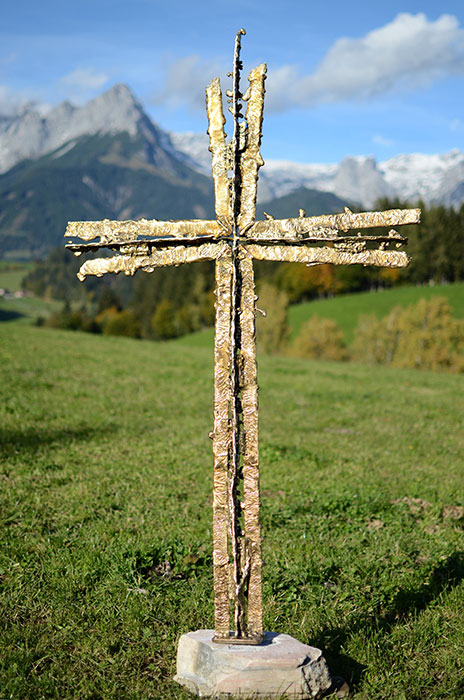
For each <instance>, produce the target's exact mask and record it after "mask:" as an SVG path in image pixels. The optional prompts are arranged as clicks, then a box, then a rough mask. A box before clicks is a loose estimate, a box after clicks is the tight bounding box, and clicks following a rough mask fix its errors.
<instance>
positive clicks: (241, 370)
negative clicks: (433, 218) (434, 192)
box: [66, 29, 420, 645]
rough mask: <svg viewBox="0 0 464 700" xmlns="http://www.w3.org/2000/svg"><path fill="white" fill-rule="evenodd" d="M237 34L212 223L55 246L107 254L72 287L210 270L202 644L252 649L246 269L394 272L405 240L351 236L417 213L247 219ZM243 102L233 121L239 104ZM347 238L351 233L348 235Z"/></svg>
mask: <svg viewBox="0 0 464 700" xmlns="http://www.w3.org/2000/svg"><path fill="white" fill-rule="evenodd" d="M243 34H245V31H244V30H243V29H242V30H240V31H239V32H238V33H237V36H236V40H235V53H234V65H233V72H232V78H233V89H232V90H231V91H227V95H228V97H229V102H230V107H229V109H230V111H231V113H232V116H233V124H234V128H233V135H232V139H231V142H226V135H225V132H224V124H225V119H224V115H223V108H222V93H221V86H220V82H219V79H218V78H216V79H214V80H213V81H212V82H211V84H210V85H209V86H208V87H207V89H206V107H207V114H208V121H209V126H208V133H209V138H210V151H211V154H212V171H213V180H214V193H215V212H216V220H213V221H202V220H190V221H157V220H150V221H147V220H146V219H142V220H140V221H109V220H107V219H105V220H103V221H96V222H92V221H80V222H70V223H69V224H68V227H67V230H66V235H67V236H70V237H78V238H80V239H82V240H83V241H84V243H77V244H76V243H70V244H69V245H68V246H67V247H68V248H70V249H71V250H73V251H74V252H75V254H77V255H80V254H81V253H82V252H85V251H92V250H98V249H99V248H110V249H112V250H115V251H116V255H115V256H113V257H109V258H98V259H93V260H88V261H86V262H85V263H84V264H83V265H82V267H81V269H80V271H79V273H78V277H79V279H81V280H84V279H85V278H86V277H87V276H88V275H97V276H98V277H101V276H102V275H103V274H105V273H116V274H117V273H119V272H124V274H126V275H133V274H134V273H135V272H136V271H137V270H139V269H140V270H144V271H145V272H153V271H154V270H155V268H157V267H163V266H168V265H179V264H182V263H188V262H195V261H199V260H205V259H209V260H215V261H216V273H215V276H216V290H215V295H216V303H215V307H216V320H215V341H214V428H213V454H214V469H213V573H214V610H215V613H214V614H215V627H214V629H215V634H214V638H213V641H214V642H218V643H221V642H222V643H227V644H232V643H236V644H251V645H257V644H260V642H261V641H262V639H263V622H262V614H263V604H262V583H261V581H262V577H261V570H262V558H261V533H260V523H259V508H260V496H259V458H258V383H257V369H256V344H255V301H256V296H255V284H254V273H253V259H256V260H271V261H287V262H300V263H306V264H308V265H315V264H323V263H332V264H335V265H353V264H361V265H374V266H378V267H404V266H406V265H407V264H408V262H409V258H408V256H407V254H406V253H405V252H403V251H399V250H393V249H392V246H395V247H397V248H398V247H401V245H402V244H404V243H406V242H407V241H406V239H405V238H404V237H403V236H401V235H400V234H399V233H397V232H396V231H394V230H390V231H389V232H388V234H387V235H378V234H376V235H374V236H372V235H370V236H366V235H362V234H361V233H360V232H358V233H356V231H357V230H358V229H369V228H374V227H391V226H396V225H402V224H412V223H418V222H419V220H420V210H418V209H393V210H389V211H384V212H364V213H361V214H355V213H353V212H351V211H350V210H349V209H345V211H344V212H343V213H341V214H335V215H323V216H313V217H306V214H305V212H304V211H303V210H300V213H299V216H298V217H296V218H290V219H281V220H274V219H272V218H271V217H270V218H268V219H267V220H265V221H255V205H256V195H257V183H258V170H259V168H260V166H261V165H263V160H262V157H261V154H260V144H261V129H262V119H263V106H264V92H265V91H264V81H265V77H266V65H265V64H262V65H260V66H258V67H257V68H255V69H253V70H252V71H251V73H250V75H249V86H248V88H247V90H246V92H244V93H242V92H241V90H240V72H241V68H242V64H241V61H240V48H241V37H242V35H243ZM243 102H246V103H247V110H246V115H245V116H243V115H242V112H241V110H242V103H243ZM353 230H354V231H355V233H353Z"/></svg>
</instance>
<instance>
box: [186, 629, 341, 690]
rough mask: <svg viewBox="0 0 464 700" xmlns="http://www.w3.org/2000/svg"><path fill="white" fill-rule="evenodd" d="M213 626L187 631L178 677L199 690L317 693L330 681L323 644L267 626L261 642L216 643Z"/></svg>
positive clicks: (191, 687) (190, 688) (187, 685)
mask: <svg viewBox="0 0 464 700" xmlns="http://www.w3.org/2000/svg"><path fill="white" fill-rule="evenodd" d="M213 635H214V631H213V630H197V631H196V632H188V633H187V634H184V635H182V637H181V638H180V640H179V646H178V650H177V674H176V676H175V677H174V680H175V681H177V682H178V683H180V684H181V685H184V686H186V687H187V688H188V689H189V690H190V691H191V692H192V693H195V694H196V695H200V696H221V695H222V696H235V697H242V698H266V697H267V698H273V697H274V698H277V697H282V696H283V697H289V698H300V699H303V698H317V697H320V695H321V694H322V693H323V692H324V691H326V690H328V688H330V687H331V678H330V674H329V669H328V668H327V664H326V661H325V659H324V657H323V656H322V652H321V651H320V649H315V648H314V647H310V646H308V645H307V644H302V643H301V642H299V641H298V640H297V639H294V638H293V637H290V636H289V635H288V634H276V633H273V632H266V635H265V638H264V641H263V642H262V643H261V644H259V645H258V646H246V645H241V644H239V645H236V644H216V643H215V642H213V641H212V638H213Z"/></svg>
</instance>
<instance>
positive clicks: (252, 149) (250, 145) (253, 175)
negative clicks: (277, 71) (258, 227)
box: [238, 63, 266, 232]
mask: <svg viewBox="0 0 464 700" xmlns="http://www.w3.org/2000/svg"><path fill="white" fill-rule="evenodd" d="M265 79H266V64H265V63H262V64H261V65H260V66H258V67H257V68H254V70H252V71H251V73H250V76H249V78H248V80H249V84H250V85H249V88H248V90H247V91H246V93H245V95H244V96H243V99H244V100H247V101H248V105H247V111H246V117H245V122H246V131H245V144H244V149H243V151H242V152H241V153H240V166H241V167H240V171H241V197H240V214H239V218H238V226H239V229H240V231H245V232H246V229H247V227H248V226H249V225H250V224H251V223H252V222H253V221H254V218H255V208H256V196H257V193H258V170H259V168H260V167H261V166H262V165H264V161H263V158H262V156H261V153H260V152H259V148H260V146H261V129H262V125H263V110H264V81H265Z"/></svg>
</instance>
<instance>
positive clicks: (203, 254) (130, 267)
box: [77, 243, 227, 282]
mask: <svg viewBox="0 0 464 700" xmlns="http://www.w3.org/2000/svg"><path fill="white" fill-rule="evenodd" d="M226 249H227V244H226V243H219V244H217V243H205V244H203V245H200V246H192V247H189V248H187V247H185V246H181V245H178V246H177V247H176V248H162V249H161V250H157V251H156V252H155V253H152V254H151V255H148V254H145V255H144V254H143V253H142V254H141V252H142V251H143V245H142V251H140V250H139V251H134V253H133V254H132V255H115V256H114V257H112V258H96V259H95V260H87V261H86V262H85V263H84V264H83V265H82V266H81V268H80V270H79V272H78V273H77V276H78V278H79V279H80V281H81V282H83V281H84V280H85V279H86V277H88V276H89V275H95V276H96V277H103V275H105V274H107V273H108V272H113V273H115V274H116V275H118V274H119V273H120V272H123V273H124V274H125V275H131V276H132V275H135V273H136V272H137V270H144V271H145V272H153V270H154V269H155V268H156V267H167V266H170V265H182V263H188V262H198V261H199V260H215V259H216V258H218V257H220V256H221V255H222V254H223V253H224V252H225V250H226Z"/></svg>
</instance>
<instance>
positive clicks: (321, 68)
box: [0, 0, 464, 162]
mask: <svg viewBox="0 0 464 700" xmlns="http://www.w3.org/2000/svg"><path fill="white" fill-rule="evenodd" d="M240 27H245V29H246V31H247V36H246V37H244V38H243V42H242V57H243V60H244V63H245V68H246V69H248V68H251V67H253V66H254V65H257V64H259V63H262V62H266V63H267V64H268V72H269V77H268V80H267V89H268V91H267V99H266V108H265V124H264V140H263V145H262V152H263V155H264V158H280V159H288V160H294V161H300V162H336V161H339V160H340V159H341V158H343V157H344V156H347V155H361V154H363V155H364V154H365V155H367V154H370V155H374V156H375V157H376V158H377V159H378V160H384V159H386V158H390V157H392V156H394V155H396V154H398V153H404V152H423V153H442V152H445V151H448V150H451V149H452V148H460V149H462V150H464V97H463V95H464V90H463V88H464V2H463V0H449V1H448V0H442V1H441V2H440V3H438V2H432V1H426V2H414V1H411V2H408V1H407V0H405V1H404V2H401V3H400V2H397V1H396V0H390V1H389V2H383V1H382V0H378V1H377V2H372V0H370V1H369V2H368V1H358V2H357V1H356V0H353V2H351V3H347V2H346V0H344V1H343V2H342V0H330V1H326V2H320V1H319V2H315V0H313V1H312V2H311V1H309V0H307V1H306V2H304V1H298V0H280V2H277V1H275V0H268V2H254V1H251V2H245V0H235V1H233V0H231V1H230V2H225V1H223V0H215V1H214V2H213V1H211V0H206V1H203V2H202V1H201V0H197V2H185V1H183V0H171V1H170V2H159V1H158V0H131V1H130V2H129V1H128V0H125V1H122V0H79V2H75V1H74V0H60V1H58V0H42V2H41V3H36V2H31V1H30V0H15V1H14V2H9V3H8V4H7V3H6V0H4V9H3V11H2V22H1V24H0V114H1V113H6V112H11V111H14V110H16V109H18V108H19V107H20V105H21V104H22V103H24V102H26V101H30V100H33V101H37V102H38V103H39V104H41V105H43V106H44V108H46V106H47V105H55V104H57V103H58V102H60V101H61V100H63V99H69V100H70V101H71V102H74V103H83V102H84V101H86V100H88V99H90V98H92V97H95V96H96V95H98V94H99V93H101V92H102V91H103V90H105V89H107V88H109V87H111V85H113V84H114V83H116V82H124V83H127V84H128V85H129V86H130V87H131V88H132V89H133V91H134V92H135V94H136V95H137V97H138V98H139V99H140V100H141V102H142V103H143V105H144V106H145V108H146V109H147V111H148V112H149V114H150V116H151V117H152V118H153V119H154V120H155V121H156V122H158V123H159V124H160V125H161V126H162V127H164V128H166V129H170V130H173V131H201V132H204V131H205V130H206V126H207V125H206V117H205V111H204V87H205V86H206V84H207V83H208V82H209V81H210V79H211V78H213V77H215V76H216V75H219V76H220V77H221V82H222V84H223V89H226V88H227V87H229V85H228V79H227V77H226V73H227V71H228V70H230V63H231V57H232V53H233V42H234V36H235V32H236V31H237V29H239V28H240ZM229 131H230V129H229Z"/></svg>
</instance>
